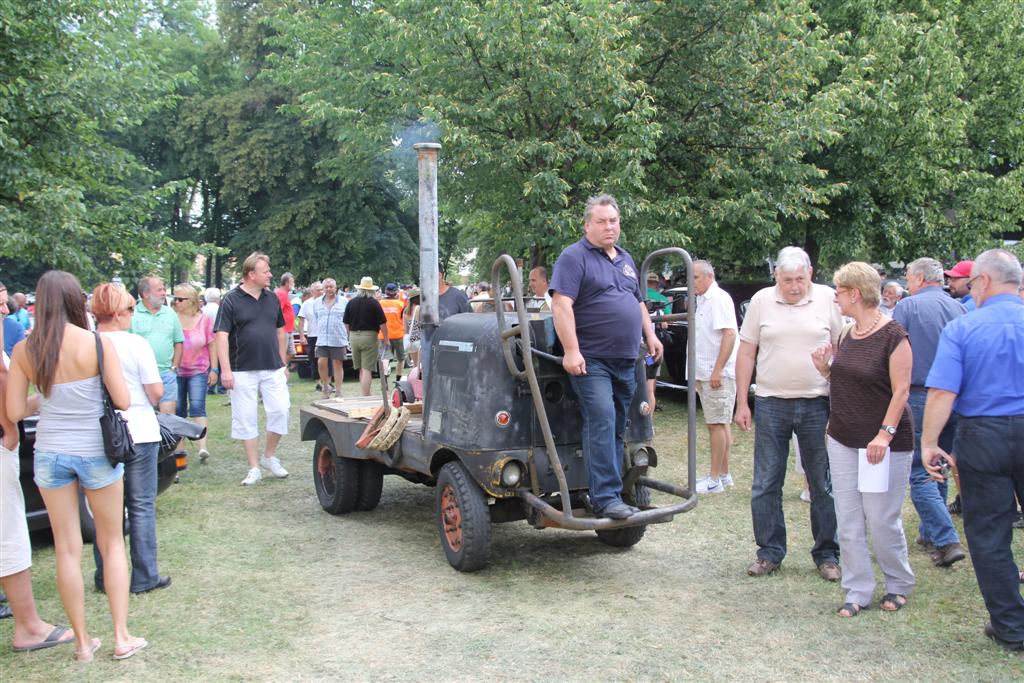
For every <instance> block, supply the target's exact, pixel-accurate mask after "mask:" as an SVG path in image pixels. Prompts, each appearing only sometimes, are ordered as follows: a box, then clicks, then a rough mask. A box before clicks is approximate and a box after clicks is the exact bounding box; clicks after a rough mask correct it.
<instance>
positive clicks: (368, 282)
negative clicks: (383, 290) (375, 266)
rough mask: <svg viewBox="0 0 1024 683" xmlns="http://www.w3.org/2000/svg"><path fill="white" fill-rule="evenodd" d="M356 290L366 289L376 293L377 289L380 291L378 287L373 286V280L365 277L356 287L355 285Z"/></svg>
mask: <svg viewBox="0 0 1024 683" xmlns="http://www.w3.org/2000/svg"><path fill="white" fill-rule="evenodd" d="M356 289H368V290H370V291H371V292H376V291H377V290H378V289H380V287H378V286H377V285H375V284H373V278H372V277H369V276H367V277H364V278H363V279H362V280H361V281H360V283H359V284H358V285H356Z"/></svg>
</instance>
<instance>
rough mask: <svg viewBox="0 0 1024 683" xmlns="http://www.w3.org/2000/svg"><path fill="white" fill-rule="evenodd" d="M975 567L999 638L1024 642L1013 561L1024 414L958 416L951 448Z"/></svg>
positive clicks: (1023, 476) (1023, 486)
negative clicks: (957, 470) (1014, 523)
mask: <svg viewBox="0 0 1024 683" xmlns="http://www.w3.org/2000/svg"><path fill="white" fill-rule="evenodd" d="M953 449H954V453H956V455H957V459H956V463H957V468H958V469H959V470H960V485H961V486H962V487H963V490H962V491H961V493H960V501H961V503H962V504H963V515H964V533H965V534H966V535H967V540H968V543H970V546H971V562H972V563H973V564H974V575H975V576H976V577H977V579H978V588H979V589H980V590H981V597H983V598H984V599H985V607H987V608H988V613H989V616H990V617H991V618H992V627H993V628H994V629H995V632H996V635H997V636H999V637H1000V638H1002V639H1003V640H1011V641H1017V642H1020V641H1024V598H1022V597H1021V594H1020V579H1019V577H1018V574H1017V572H1018V571H1019V569H1018V567H1017V565H1016V563H1014V561H1013V549H1012V547H1011V544H1012V542H1013V526H1012V524H1013V520H1014V519H1016V517H1017V502H1016V501H1015V500H1014V494H1016V495H1017V496H1024V415H1016V416H1007V417H962V416H961V417H960V419H959V420H958V421H957V425H956V439H955V441H954V444H953Z"/></svg>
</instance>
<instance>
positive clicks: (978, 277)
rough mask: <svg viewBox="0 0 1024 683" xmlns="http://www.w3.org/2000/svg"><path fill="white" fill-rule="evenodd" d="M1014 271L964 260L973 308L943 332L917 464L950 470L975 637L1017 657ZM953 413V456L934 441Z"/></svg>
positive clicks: (1019, 487) (1007, 256)
mask: <svg viewBox="0 0 1024 683" xmlns="http://www.w3.org/2000/svg"><path fill="white" fill-rule="evenodd" d="M1020 284H1021V265H1020V262H1019V261H1018V260H1017V259H1016V257H1014V256H1013V254H1011V253H1009V252H1008V251H1005V250H1003V249H990V250H988V251H986V252H984V253H983V254H981V256H979V257H978V258H977V259H976V260H975V261H974V266H973V268H972V270H971V277H970V279H969V281H968V286H969V287H970V289H971V292H972V294H973V295H974V300H975V302H976V303H977V305H978V309H977V310H976V311H974V312H973V313H971V314H970V315H965V316H962V317H960V318H957V319H956V320H954V321H952V322H950V323H949V324H948V325H946V328H945V329H944V330H943V331H942V337H941V338H940V339H939V347H938V350H937V351H936V353H935V362H934V363H933V364H932V369H931V371H930V372H929V373H928V380H927V385H928V388H929V391H928V403H927V405H926V406H925V412H924V431H923V433H922V435H921V451H922V459H923V461H924V463H925V466H926V467H927V468H928V471H929V472H931V474H932V476H933V477H935V478H936V479H940V480H941V479H942V478H943V475H942V473H941V469H940V467H941V463H940V461H941V458H943V457H945V458H946V460H948V461H950V462H953V463H954V464H958V466H959V470H960V484H961V486H962V487H963V516H964V532H965V533H966V534H967V537H968V538H969V539H970V543H971V556H972V559H973V561H974V574H975V576H976V577H977V579H978V588H979V589H980V590H981V595H982V597H983V598H984V599H985V607H987V608H988V613H989V616H990V617H991V622H990V623H988V624H986V625H985V635H987V636H988V637H989V638H992V639H993V640H995V641H996V642H997V643H999V644H1000V645H1001V646H1003V647H1004V648H1006V649H1008V650H1024V598H1022V597H1021V594H1020V585H1019V574H1018V568H1017V565H1016V564H1015V563H1014V561H1013V551H1012V550H1011V542H1012V536H1013V527H1012V524H1013V520H1014V519H1015V518H1016V513H1017V506H1016V503H1015V501H1014V494H1015V493H1016V494H1017V495H1021V494H1024V301H1022V300H1021V299H1020V297H1019V296H1017V289H1018V288H1019V287H1020ZM951 411H955V412H956V414H957V417H958V420H957V426H956V439H955V441H954V445H953V451H954V452H955V453H956V454H957V457H956V459H954V457H953V455H952V454H948V453H946V452H945V451H944V450H943V449H942V448H940V447H939V444H938V439H939V433H940V432H941V431H942V427H943V425H944V424H945V423H946V420H947V419H948V418H949V415H950V412H951Z"/></svg>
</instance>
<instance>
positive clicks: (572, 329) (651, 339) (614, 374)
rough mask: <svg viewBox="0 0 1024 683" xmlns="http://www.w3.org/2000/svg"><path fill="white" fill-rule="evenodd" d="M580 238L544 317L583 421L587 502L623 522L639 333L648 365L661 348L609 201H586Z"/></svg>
mask: <svg viewBox="0 0 1024 683" xmlns="http://www.w3.org/2000/svg"><path fill="white" fill-rule="evenodd" d="M583 232H584V236H583V238H582V239H580V241H578V242H576V243H575V244H572V245H570V246H568V247H566V249H565V250H564V251H563V252H562V254H561V255H560V256H559V257H558V261H557V262H556V263H555V272H554V276H553V277H552V279H551V289H552V291H553V292H554V294H553V296H552V311H553V314H554V321H555V331H556V332H557V333H558V338H559V340H561V342H562V348H563V350H564V352H565V356H564V358H563V360H562V365H563V367H564V368H565V370H566V372H568V373H569V377H570V380H571V382H572V386H573V389H575V391H576V395H577V397H578V398H579V403H580V412H581V413H582V415H583V434H584V437H583V455H584V457H585V458H586V461H587V473H588V477H589V485H590V501H591V503H592V505H593V507H594V512H595V513H596V514H598V515H601V516H603V517H609V518H611V519H625V518H627V517H629V516H630V515H632V514H633V513H634V512H635V511H636V509H635V508H633V507H631V506H629V505H627V504H626V503H625V502H623V500H622V473H621V471H620V465H621V463H622V453H623V439H624V437H625V431H626V413H627V411H628V409H629V405H630V403H631V402H632V400H633V395H634V393H635V391H636V360H637V356H638V355H639V352H640V335H641V333H643V335H644V337H645V338H646V340H647V348H648V351H649V353H650V354H651V355H652V356H654V360H655V361H659V360H661V356H662V350H663V349H662V345H661V342H660V341H658V338H657V337H656V336H655V335H654V327H653V325H652V324H651V318H650V316H649V315H648V313H647V308H646V307H645V306H644V303H643V298H644V297H643V294H642V293H641V291H640V282H639V277H640V275H639V273H638V272H637V267H636V263H635V262H634V261H633V257H631V256H630V255H629V253H627V252H626V251H625V250H624V249H622V248H621V247H618V246H616V244H615V243H616V242H618V241H619V235H620V234H621V227H620V225H619V205H618V203H617V202H616V201H615V198H614V197H612V196H611V195H607V194H602V195H599V196H597V197H591V198H590V199H588V200H587V206H586V209H585V211H584V213H583Z"/></svg>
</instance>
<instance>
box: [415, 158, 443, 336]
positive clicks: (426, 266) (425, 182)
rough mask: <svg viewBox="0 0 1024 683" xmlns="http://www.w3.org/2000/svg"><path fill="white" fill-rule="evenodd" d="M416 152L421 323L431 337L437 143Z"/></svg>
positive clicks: (435, 275) (435, 267)
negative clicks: (418, 180)
mask: <svg viewBox="0 0 1024 683" xmlns="http://www.w3.org/2000/svg"><path fill="white" fill-rule="evenodd" d="M412 148H413V149H414V150H416V161H417V167H418V170H419V179H420V182H419V205H420V321H421V323H422V325H423V326H424V328H425V330H428V331H429V332H428V333H427V335H428V336H427V340H429V334H430V333H431V332H433V329H434V328H435V327H436V326H437V324H438V318H439V313H438V300H437V298H438V291H437V290H438V286H437V281H438V264H437V153H438V152H439V151H440V150H441V145H439V144H438V143H436V142H418V143H416V144H415V145H413V146H412Z"/></svg>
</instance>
